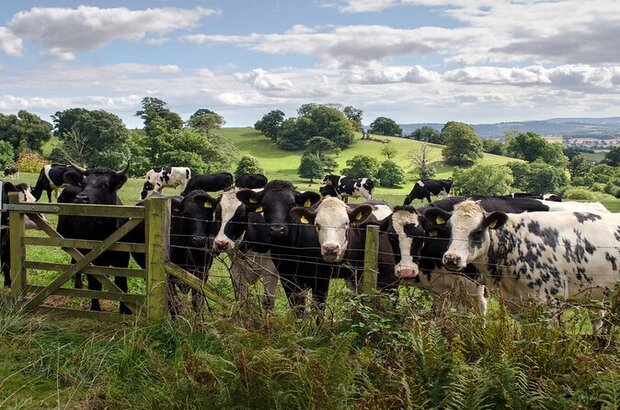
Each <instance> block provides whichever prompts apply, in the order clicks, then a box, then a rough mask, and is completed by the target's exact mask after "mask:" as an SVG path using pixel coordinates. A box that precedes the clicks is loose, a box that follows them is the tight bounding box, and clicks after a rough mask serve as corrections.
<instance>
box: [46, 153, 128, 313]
mask: <svg viewBox="0 0 620 410" xmlns="http://www.w3.org/2000/svg"><path fill="white" fill-rule="evenodd" d="M71 167H72V169H70V170H67V171H66V172H65V173H64V181H65V182H66V183H68V184H69V185H73V186H74V187H75V188H71V194H70V195H74V198H73V203H76V204H102V205H122V202H121V200H120V199H119V198H118V195H117V191H118V190H119V189H120V188H121V187H122V186H123V185H124V184H125V182H127V171H128V170H129V164H127V167H126V168H125V169H123V170H122V171H114V170H112V169H110V168H104V167H100V168H92V169H88V170H87V169H84V168H82V167H79V166H77V165H74V164H71ZM78 191H79V192H78ZM68 192H70V191H68ZM70 195H69V194H67V196H70ZM63 200H64V199H63ZM125 222H126V220H125V219H124V218H112V217H88V216H70V215H61V216H59V218H58V225H59V226H60V232H59V233H60V234H61V235H62V236H63V237H68V238H73V239H90V240H104V239H105V238H107V237H108V236H109V235H111V234H112V233H113V232H114V231H116V230H117V229H118V228H119V227H120V226H121V225H123V224H124V223H125ZM80 251H81V252H82V253H85V252H87V251H88V250H83V249H82V250H80ZM93 264H94V265H99V266H112V267H117V268H126V267H127V266H128V264H129V253H127V252H120V251H105V252H104V253H102V254H101V255H100V256H98V257H97V258H95V260H94V261H93ZM86 277H87V279H88V289H90V290H97V291H100V290H101V289H102V286H101V282H99V280H97V279H96V278H95V277H94V276H93V275H90V274H87V275H86ZM114 283H115V284H116V286H117V287H118V288H119V289H120V290H121V291H123V292H127V289H128V288H127V278H126V277H121V276H115V277H114ZM90 308H91V310H101V306H100V304H99V299H91V306H90ZM120 312H121V313H131V310H130V309H129V307H128V306H127V305H125V304H124V303H120Z"/></svg>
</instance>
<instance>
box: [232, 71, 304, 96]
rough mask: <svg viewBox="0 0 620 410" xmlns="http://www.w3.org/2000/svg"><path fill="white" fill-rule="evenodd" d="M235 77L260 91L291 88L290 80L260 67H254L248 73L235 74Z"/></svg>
mask: <svg viewBox="0 0 620 410" xmlns="http://www.w3.org/2000/svg"><path fill="white" fill-rule="evenodd" d="M235 77H236V78H237V79H238V80H239V81H242V82H247V83H249V84H251V85H252V87H254V88H256V89H258V90H262V91H285V90H289V89H291V88H293V83H291V81H289V80H287V79H278V78H276V77H275V76H272V75H269V74H268V73H267V71H265V70H263V69H262V68H256V69H254V70H252V71H251V72H249V73H241V74H236V75H235Z"/></svg>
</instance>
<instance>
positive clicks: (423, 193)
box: [403, 179, 452, 205]
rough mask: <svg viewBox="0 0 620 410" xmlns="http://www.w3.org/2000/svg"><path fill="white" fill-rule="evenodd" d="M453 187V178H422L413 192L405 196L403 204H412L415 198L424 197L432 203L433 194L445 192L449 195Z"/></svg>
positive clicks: (414, 186)
mask: <svg viewBox="0 0 620 410" xmlns="http://www.w3.org/2000/svg"><path fill="white" fill-rule="evenodd" d="M451 188H452V180H450V179H421V180H419V181H418V182H416V183H415V184H413V188H412V189H411V192H409V194H408V195H407V196H406V197H405V201H404V202H403V205H411V203H412V202H413V200H414V199H424V198H426V200H427V201H428V203H429V204H430V203H431V195H439V194H441V193H444V194H445V195H448V194H449V193H450V189H451Z"/></svg>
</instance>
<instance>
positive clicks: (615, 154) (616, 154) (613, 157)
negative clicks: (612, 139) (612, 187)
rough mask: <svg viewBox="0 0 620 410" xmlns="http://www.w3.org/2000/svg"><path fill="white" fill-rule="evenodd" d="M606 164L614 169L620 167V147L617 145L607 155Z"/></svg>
mask: <svg viewBox="0 0 620 410" xmlns="http://www.w3.org/2000/svg"><path fill="white" fill-rule="evenodd" d="M604 162H605V163H606V164H608V165H611V166H612V167H617V166H618V165H620V146H618V145H616V146H613V147H611V149H610V150H609V151H608V152H606V153H605V159H604Z"/></svg>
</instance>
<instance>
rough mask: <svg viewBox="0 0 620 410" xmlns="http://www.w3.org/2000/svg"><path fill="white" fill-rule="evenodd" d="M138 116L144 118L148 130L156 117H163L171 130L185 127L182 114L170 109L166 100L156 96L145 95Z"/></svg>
mask: <svg viewBox="0 0 620 410" xmlns="http://www.w3.org/2000/svg"><path fill="white" fill-rule="evenodd" d="M136 117H140V118H142V119H143V120H144V126H145V129H147V130H148V129H149V128H150V126H151V122H152V121H153V120H154V119H156V118H161V119H163V120H164V121H165V122H166V128H167V129H168V130H169V131H172V130H178V129H181V128H183V119H181V116H180V115H179V114H177V113H175V112H172V111H170V109H169V108H168V104H167V103H166V102H165V101H163V100H160V99H159V98H155V97H144V98H143V99H142V109H141V110H138V111H137V112H136Z"/></svg>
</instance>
